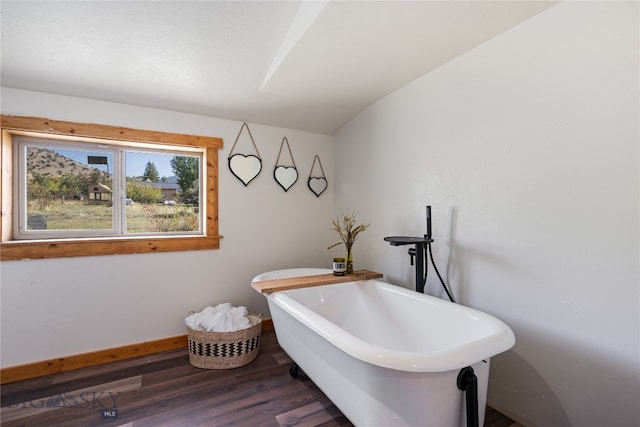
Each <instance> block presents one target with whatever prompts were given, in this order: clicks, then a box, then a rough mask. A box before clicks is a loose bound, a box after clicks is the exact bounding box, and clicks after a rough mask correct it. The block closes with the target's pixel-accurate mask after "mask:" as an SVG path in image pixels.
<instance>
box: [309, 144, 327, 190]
mask: <svg viewBox="0 0 640 427" xmlns="http://www.w3.org/2000/svg"><path fill="white" fill-rule="evenodd" d="M316 162H317V163H318V166H319V167H320V171H321V172H322V177H319V176H313V175H314V174H313V170H314V169H315V167H316ZM328 185H329V183H328V182H327V175H325V173H324V168H323V167H322V162H321V161H320V157H318V155H317V154H316V155H315V156H314V158H313V163H312V164H311V172H309V179H308V180H307V187H309V190H311V192H312V193H313V194H315V195H316V197H320V195H321V194H322V193H324V190H326V189H327V187H328Z"/></svg>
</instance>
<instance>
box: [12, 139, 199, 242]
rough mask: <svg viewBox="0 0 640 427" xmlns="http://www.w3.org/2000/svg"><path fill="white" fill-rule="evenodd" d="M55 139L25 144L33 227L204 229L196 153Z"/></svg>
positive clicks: (60, 232)
mask: <svg viewBox="0 0 640 427" xmlns="http://www.w3.org/2000/svg"><path fill="white" fill-rule="evenodd" d="M51 145H52V144H50V143H47V144H38V143H33V144H30V143H26V144H24V150H25V151H24V158H25V161H26V176H25V177H24V181H25V185H26V193H25V199H24V200H25V203H26V221H25V224H26V230H27V232H28V233H31V232H33V233H43V234H49V233H52V235H51V236H50V237H75V236H78V235H80V236H82V234H77V233H72V231H79V232H82V231H87V232H88V233H89V235H93V236H96V235H101V234H104V235H118V234H120V235H122V234H147V233H156V234H157V233H162V234H164V233H179V234H184V233H185V232H186V233H189V232H199V231H200V228H201V227H200V224H201V219H200V200H199V194H200V190H199V189H200V166H201V165H200V161H201V159H200V157H199V156H198V155H193V154H192V153H167V152H162V151H131V150H128V149H122V148H121V147H106V148H104V149H103V147H102V146H101V145H100V146H99V145H96V144H93V145H90V144H85V145H84V146H81V147H78V148H77V149H76V148H75V147H73V146H67V145H64V146H63V145H60V147H59V148H56V147H55V146H54V147H51ZM93 148H96V149H95V150H93ZM120 177H122V178H120ZM119 188H122V189H124V193H121V191H119V190H118V189H119ZM65 230H67V231H69V232H71V233H64V231H65ZM102 232H103V233H102ZM56 233H57V234H56Z"/></svg>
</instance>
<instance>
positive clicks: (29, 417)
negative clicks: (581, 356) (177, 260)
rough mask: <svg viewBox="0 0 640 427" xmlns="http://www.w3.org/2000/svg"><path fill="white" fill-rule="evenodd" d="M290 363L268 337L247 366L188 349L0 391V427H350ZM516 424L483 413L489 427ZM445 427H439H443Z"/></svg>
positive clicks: (492, 412)
mask: <svg viewBox="0 0 640 427" xmlns="http://www.w3.org/2000/svg"><path fill="white" fill-rule="evenodd" d="M290 363H291V360H290V359H289V357H288V356H287V355H286V354H285V353H284V352H283V351H282V349H281V348H280V347H279V346H278V343H277V341H276V338H275V334H274V332H273V330H271V331H264V332H263V333H262V340H261V344H260V354H259V355H258V357H257V358H256V360H255V361H253V362H252V363H250V364H248V365H246V366H243V367H241V368H236V369H229V370H205V369H198V368H195V367H193V366H191V365H190V364H189V355H188V353H187V349H186V348H185V349H183V350H182V349H181V350H174V351H169V352H165V353H159V354H155V355H150V356H144V357H139V358H136V359H129V360H124V361H120V362H113V363H110V364H107V365H101V366H96V367H91V368H85V369H79V370H76V371H69V372H64V373H60V374H56V375H49V376H46V377H41V378H35V379H30V380H24V381H19V382H15V383H10V384H5V385H3V386H2V388H1V395H2V412H1V418H0V420H1V423H0V424H1V426H2V427H18V426H25V427H26V426H47V427H53V426H64V427H73V426H81V427H85V426H100V427H111V426H122V427H142V426H153V427H161V426H170V427H178V426H185V427H187V426H189V427H191V426H216V427H217V426H240V427H241V426H247V427H256V426H274V427H281V426H308V427H312V426H323V427H330V426H351V425H352V424H351V423H350V422H349V420H347V419H346V418H345V417H344V415H342V414H341V413H340V411H339V410H338V408H336V407H335V406H334V405H333V404H332V403H331V401H330V400H329V399H328V398H327V397H326V396H325V395H324V394H323V393H322V392H321V391H320V390H319V389H318V388H317V387H316V386H315V385H314V384H313V382H312V381H310V380H309V379H308V378H307V377H306V376H305V375H304V374H300V375H299V376H298V378H297V379H293V378H292V377H291V376H290V375H289V366H290ZM513 424H514V421H512V420H511V419H509V418H507V417H505V416H503V415H502V414H500V413H499V412H497V411H495V410H493V409H491V408H487V415H486V420H485V426H486V427H508V426H511V425H513ZM443 427H444V426H443Z"/></svg>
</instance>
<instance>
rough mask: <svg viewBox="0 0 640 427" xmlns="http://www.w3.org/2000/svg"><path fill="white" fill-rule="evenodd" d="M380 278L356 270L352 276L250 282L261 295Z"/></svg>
mask: <svg viewBox="0 0 640 427" xmlns="http://www.w3.org/2000/svg"><path fill="white" fill-rule="evenodd" d="M382 276H383V275H382V274H381V273H376V272H375V271H369V270H356V271H354V272H353V274H345V275H344V276H335V275H334V274H333V273H329V274H318V275H314V276H299V277H289V278H286V279H273V280H263V281H262V282H251V287H252V288H253V289H255V290H256V291H258V292H260V293H261V294H268V293H271V292H276V291H285V290H288V289H298V288H308V287H310V286H322V285H331V284H334V283H345V282H355V281H358V280H370V279H379V278H381V277H382Z"/></svg>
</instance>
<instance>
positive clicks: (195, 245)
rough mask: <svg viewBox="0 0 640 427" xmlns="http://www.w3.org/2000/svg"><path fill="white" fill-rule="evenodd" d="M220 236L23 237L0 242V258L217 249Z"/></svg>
mask: <svg viewBox="0 0 640 427" xmlns="http://www.w3.org/2000/svg"><path fill="white" fill-rule="evenodd" d="M221 238H222V236H188V237H185V236H177V237H144V238H109V239H73V240H25V241H17V240H14V241H11V242H3V243H0V261H15V260H23V259H46V258H64V257H80V256H99V255H125V254H144V253H156V252H176V251H197V250H207V249H218V248H219V247H220V239H221Z"/></svg>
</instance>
